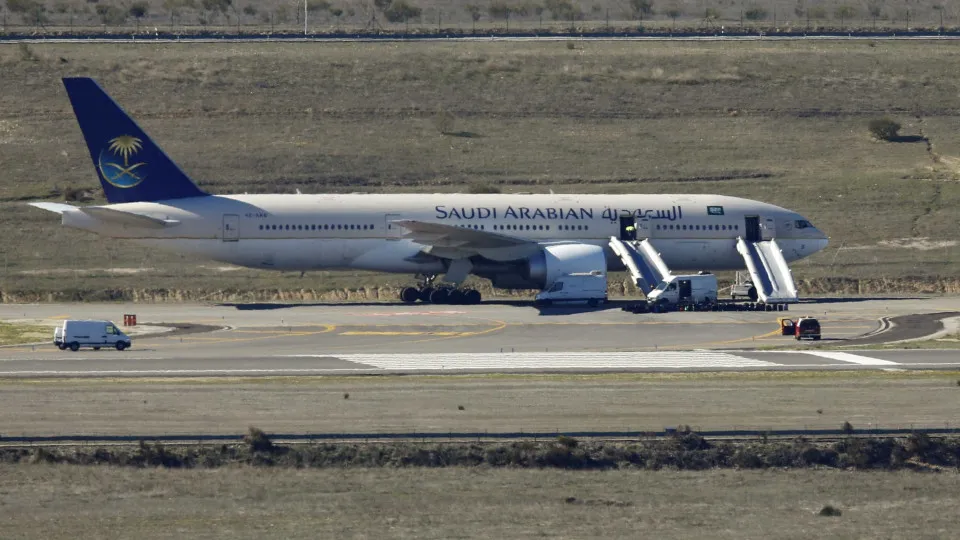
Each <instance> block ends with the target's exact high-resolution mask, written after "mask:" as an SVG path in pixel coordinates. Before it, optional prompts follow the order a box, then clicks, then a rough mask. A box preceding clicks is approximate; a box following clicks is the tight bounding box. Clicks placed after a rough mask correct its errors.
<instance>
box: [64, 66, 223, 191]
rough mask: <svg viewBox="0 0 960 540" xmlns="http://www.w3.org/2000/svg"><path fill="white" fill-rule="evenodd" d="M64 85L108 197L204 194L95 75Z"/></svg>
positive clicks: (66, 80)
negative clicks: (104, 88) (124, 109)
mask: <svg viewBox="0 0 960 540" xmlns="http://www.w3.org/2000/svg"><path fill="white" fill-rule="evenodd" d="M63 85H64V86H65V87H66V88H67V95H68V96H70V104H71V105H73V112H74V114H75V115H76V116H77V122H78V123H79V124H80V130H81V131H83V138H84V139H86V141H87V148H88V149H89V150H90V157H91V159H93V166H94V168H95V169H96V170H97V176H99V177H100V184H101V185H103V191H104V193H106V195H107V201H109V202H111V203H126V202H138V201H163V200H167V199H183V198H185V197H200V196H203V195H206V193H204V192H203V191H201V190H200V188H198V187H197V186H196V184H194V183H193V181H192V180H190V178H189V177H188V176H187V175H186V174H184V172H183V171H181V170H180V167H178V166H177V164H176V163H174V162H173V161H172V160H171V159H170V158H169V157H167V155H166V154H164V153H163V150H161V149H160V147H159V146H157V145H156V143H154V142H153V141H152V140H151V139H150V137H148V136H147V134H146V133H144V132H143V130H142V129H140V126H138V125H137V123H136V122H134V121H133V119H132V118H130V117H129V116H127V113H125V112H124V111H123V109H121V108H120V106H119V105H117V103H116V102H115V101H113V99H111V98H110V96H108V95H107V93H106V92H104V91H103V88H100V85H99V84H97V82H96V81H94V80H93V79H90V78H86V77H78V78H65V79H63Z"/></svg>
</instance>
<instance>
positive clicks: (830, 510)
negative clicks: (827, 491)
mask: <svg viewBox="0 0 960 540" xmlns="http://www.w3.org/2000/svg"><path fill="white" fill-rule="evenodd" d="M819 514H820V515H821V516H826V517H837V516H840V515H841V514H843V512H841V511H840V509H839V508H836V507H834V506H833V505H830V504H828V505H826V506H824V507H823V508H821V509H820V512H819Z"/></svg>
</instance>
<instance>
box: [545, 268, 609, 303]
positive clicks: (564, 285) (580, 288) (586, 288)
mask: <svg viewBox="0 0 960 540" xmlns="http://www.w3.org/2000/svg"><path fill="white" fill-rule="evenodd" d="M606 301H607V275H606V274H605V273H603V272H601V271H599V270H596V271H593V272H584V273H574V274H566V275H563V276H560V277H558V278H557V280H556V281H554V282H553V283H552V284H551V285H550V287H548V288H547V289H544V290H542V291H540V292H539V293H538V294H537V296H536V297H535V299H534V304H535V305H537V306H549V305H551V304H553V303H554V302H586V303H587V305H589V306H590V307H596V306H599V305H600V304H602V303H604V302H606Z"/></svg>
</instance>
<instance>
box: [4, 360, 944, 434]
mask: <svg viewBox="0 0 960 540" xmlns="http://www.w3.org/2000/svg"><path fill="white" fill-rule="evenodd" d="M958 379H960V374H958V373H957V372H940V371H931V372H922V373H918V372H909V373H903V372H900V373H897V372H879V371H873V372H867V371H856V372H836V371H830V372H797V373H759V372H758V373H727V374H716V373H713V374H711V373H704V374H632V375H631V374H621V375H613V374H611V375H582V376H581V375H569V376H561V375H544V376H534V375H531V376H496V375H492V376H442V377H426V376H409V377H400V378H382V377H344V378H332V377H304V378H286V377H284V378H277V379H269V378H265V379H259V378H255V379H220V378H217V379H186V380H164V379H161V380H135V379H134V380H128V379H71V380H66V381H50V380H35V381H19V380H7V381H2V382H0V426H3V432H2V434H4V435H7V436H17V435H34V436H37V435H63V434H71V435H74V434H88V435H129V434H137V435H158V434H164V433H176V434H208V433H214V434H241V433H245V432H246V430H247V427H248V426H250V425H253V426H257V427H259V428H261V429H263V430H265V431H267V432H268V433H344V432H349V433H357V432H359V433H395V432H401V433H410V432H433V433H449V432H452V431H453V432H478V433H482V432H525V433H532V432H541V433H556V432H558V431H566V432H573V431H662V430H663V429H665V428H668V427H676V426H679V425H689V426H692V427H693V428H694V429H695V430H698V431H709V430H723V429H734V428H741V429H756V430H764V429H797V428H804V427H806V428H811V429H813V428H818V429H839V428H840V426H841V425H842V424H843V423H844V422H850V423H851V424H852V425H853V426H854V427H856V428H868V427H877V426H879V427H885V428H905V429H909V428H911V427H942V426H944V425H953V426H955V425H956V414H955V412H956V403H957V399H958V397H960V385H958V384H957V380H958ZM64 403H69V404H70V407H69V408H64V405H63V404H64ZM460 407H462V409H461V408H460Z"/></svg>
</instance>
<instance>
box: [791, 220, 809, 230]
mask: <svg viewBox="0 0 960 540" xmlns="http://www.w3.org/2000/svg"><path fill="white" fill-rule="evenodd" d="M794 225H795V226H796V227H797V228H798V229H812V228H813V225H811V224H810V222H809V221H807V220H805V219H798V220H797V221H795V222H794Z"/></svg>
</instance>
